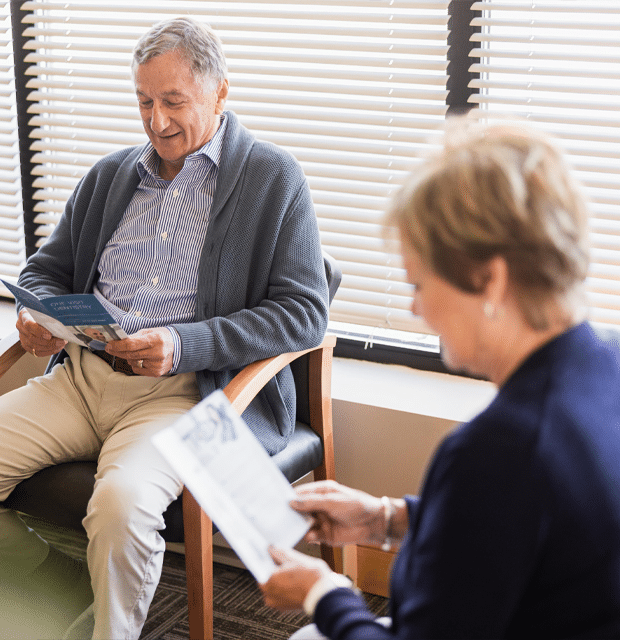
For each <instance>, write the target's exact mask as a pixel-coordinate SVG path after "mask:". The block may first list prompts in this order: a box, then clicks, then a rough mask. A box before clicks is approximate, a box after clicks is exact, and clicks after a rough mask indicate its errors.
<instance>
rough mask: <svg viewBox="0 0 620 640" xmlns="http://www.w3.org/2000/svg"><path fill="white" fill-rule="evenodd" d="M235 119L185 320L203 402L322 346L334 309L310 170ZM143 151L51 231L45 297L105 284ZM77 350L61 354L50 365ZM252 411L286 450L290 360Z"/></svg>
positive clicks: (185, 347)
mask: <svg viewBox="0 0 620 640" xmlns="http://www.w3.org/2000/svg"><path fill="white" fill-rule="evenodd" d="M227 115H228V124H227V130H226V137H225V141H224V146H223V151H222V158H221V163H220V167H219V173H218V179H217V185H216V190H215V194H214V198H213V204H212V209H211V216H210V220H209V226H208V229H207V234H206V237H205V242H204V246H203V249H202V254H201V257H200V264H199V274H200V275H199V278H198V291H197V299H196V317H195V321H194V322H190V323H187V324H176V325H174V327H175V329H176V330H177V331H178V332H179V335H180V336H181V344H182V349H181V361H180V366H179V369H178V372H179V373H184V372H190V371H195V372H196V379H197V382H198V386H199V389H200V393H201V396H202V397H203V398H204V397H205V396H207V395H208V394H209V393H211V392H212V391H214V390H215V389H221V388H223V387H224V386H226V384H227V383H228V382H229V381H230V380H231V379H232V378H233V377H234V375H235V374H236V373H237V372H238V371H239V370H240V369H242V368H243V367H244V366H245V365H247V364H249V363H251V362H254V361H255V360H259V359H262V358H267V357H270V356H273V355H276V354H279V353H282V352H287V351H297V350H301V349H306V348H310V347H314V346H316V345H318V344H320V342H321V340H322V338H323V335H324V333H325V330H326V327H327V316H328V296H327V284H326V280H325V271H324V266H323V259H322V255H321V245H320V238H319V231H318V225H317V221H316V216H315V213H314V208H313V205H312V200H311V197H310V191H309V188H308V185H307V182H306V179H305V177H304V175H303V172H302V170H301V167H300V166H299V165H298V163H297V162H296V160H295V159H294V158H293V156H292V155H290V154H289V153H287V152H286V151H284V150H282V149H280V148H278V147H276V146H275V145H272V144H270V143H266V142H261V141H258V140H256V138H255V137H254V136H253V135H252V134H251V133H250V132H249V131H248V130H247V129H246V128H245V127H244V126H243V125H241V124H240V122H239V120H238V119H237V117H236V116H235V114H234V113H233V112H230V111H229V112H227ZM143 149H144V147H143V146H139V147H131V148H128V149H124V150H122V151H118V152H115V153H112V154H110V155H108V156H106V157H105V158H103V159H102V160H100V161H99V162H98V163H97V164H96V165H95V166H94V167H93V168H92V169H91V170H90V171H89V172H88V173H87V174H86V175H85V176H84V177H83V178H82V180H81V181H80V183H79V184H78V185H77V187H76V189H75V191H74V192H73V194H72V195H71V197H70V199H69V200H68V202H67V205H66V208H65V211H64V213H63V215H62V217H61V219H60V221H59V223H58V225H57V227H56V228H55V230H54V232H53V233H52V235H51V237H50V238H49V240H48V241H47V242H46V243H45V245H44V246H43V247H41V248H40V249H39V250H38V251H37V253H35V254H34V255H33V256H32V257H31V258H30V259H29V260H28V263H27V265H26V267H25V268H24V270H23V272H22V273H21V275H20V277H19V284H20V285H21V286H23V287H25V288H27V289H29V290H30V291H33V292H34V293H36V294H37V295H40V296H43V297H48V296H51V295H62V294H68V293H86V292H92V291H93V286H94V284H95V283H96V282H97V279H98V272H97V267H98V264H99V259H100V256H101V252H102V251H103V249H104V247H105V246H106V243H107V242H108V240H109V239H110V237H111V235H112V233H113V232H114V230H115V229H116V227H117V226H118V224H119V222H120V220H121V218H122V216H123V214H124V212H125V210H126V208H127V206H128V204H129V202H130V200H131V198H132V196H133V194H134V191H135V189H136V187H137V185H138V182H139V176H138V171H137V168H136V163H137V160H138V158H139V157H140V155H141V153H142V151H143ZM181 250H182V247H181ZM66 357H67V354H66V352H64V351H63V352H61V353H60V354H57V355H56V356H54V357H52V359H51V360H50V364H49V368H51V367H52V366H53V365H54V364H56V363H58V362H61V361H62V360H64V358H66ZM243 417H244V419H245V420H246V421H247V422H248V424H249V426H250V428H251V429H252V430H253V432H254V433H255V434H256V436H257V437H258V438H259V439H260V441H261V442H262V443H263V445H264V446H265V448H266V449H267V451H269V453H271V454H273V453H275V452H277V451H279V450H281V449H282V448H284V446H285V445H286V442H287V441H288V439H289V437H290V435H291V433H292V430H293V428H294V424H295V388H294V384H293V378H292V374H291V371H290V369H289V368H288V367H287V368H286V369H285V370H283V371H282V372H281V373H280V374H278V375H277V376H276V377H275V378H273V379H272V380H271V382H270V383H268V384H267V386H266V387H265V388H264V390H263V391H262V392H261V393H260V394H259V395H258V397H257V398H256V399H255V400H254V401H253V402H252V403H251V404H250V406H249V407H248V409H247V410H246V411H245V413H244V415H243Z"/></svg>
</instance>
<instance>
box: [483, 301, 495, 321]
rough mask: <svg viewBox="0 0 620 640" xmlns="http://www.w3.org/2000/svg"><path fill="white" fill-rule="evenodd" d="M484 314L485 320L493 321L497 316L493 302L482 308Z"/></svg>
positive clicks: (485, 304)
mask: <svg viewBox="0 0 620 640" xmlns="http://www.w3.org/2000/svg"><path fill="white" fill-rule="evenodd" d="M482 312H483V313H484V316H485V318H488V319H489V320H492V319H493V318H495V315H496V309H495V305H494V304H493V303H492V302H488V301H487V302H485V303H484V306H483V307H482Z"/></svg>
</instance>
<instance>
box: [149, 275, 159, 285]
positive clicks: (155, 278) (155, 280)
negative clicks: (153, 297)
mask: <svg viewBox="0 0 620 640" xmlns="http://www.w3.org/2000/svg"><path fill="white" fill-rule="evenodd" d="M151 282H152V283H153V284H157V283H158V282H159V278H158V277H157V276H155V277H154V278H153V279H152V280H151Z"/></svg>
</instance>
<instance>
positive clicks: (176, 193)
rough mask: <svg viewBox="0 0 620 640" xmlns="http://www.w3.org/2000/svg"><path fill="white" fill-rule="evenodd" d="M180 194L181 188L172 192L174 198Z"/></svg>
mask: <svg viewBox="0 0 620 640" xmlns="http://www.w3.org/2000/svg"><path fill="white" fill-rule="evenodd" d="M178 195H179V190H178V189H175V190H174V191H173V192H172V197H173V198H176V197H177V196H178Z"/></svg>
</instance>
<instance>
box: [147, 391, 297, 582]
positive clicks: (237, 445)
mask: <svg viewBox="0 0 620 640" xmlns="http://www.w3.org/2000/svg"><path fill="white" fill-rule="evenodd" d="M153 443H154V444H155V446H156V447H157V449H158V450H159V451H160V453H161V454H162V455H163V457H164V458H165V459H166V460H167V461H168V463H169V464H170V466H171V467H172V468H173V469H174V470H175V471H176V472H177V473H178V474H179V476H180V478H181V480H182V481H183V483H184V484H185V486H186V487H187V488H188V489H189V491H190V492H191V493H192V495H193V496H194V498H196V501H197V502H198V504H199V505H200V506H201V507H202V508H203V509H204V511H205V512H206V514H207V515H208V516H209V517H210V518H211V520H213V522H214V523H215V524H216V525H217V527H218V529H219V530H220V531H221V532H222V535H223V536H224V537H225V538H226V540H227V542H228V544H230V546H231V547H232V548H233V549H234V550H235V552H236V553H237V555H238V556H239V558H240V559H241V561H242V562H243V563H244V565H245V566H246V567H247V569H248V570H249V571H250V572H251V573H252V574H253V575H254V577H255V578H256V580H257V581H258V582H261V583H262V582H265V581H266V580H267V579H268V578H269V576H270V575H271V574H272V573H273V570H274V568H275V565H274V563H273V560H272V559H271V556H270V555H269V551H268V548H269V546H270V545H274V546H277V547H282V548H286V549H291V548H292V547H293V546H294V545H296V544H297V542H299V540H301V538H302V537H303V535H304V534H305V533H306V531H307V530H308V527H309V520H308V519H307V518H305V517H303V516H301V515H300V514H299V513H297V512H296V511H294V510H293V509H292V508H291V507H290V505H289V502H290V500H292V499H293V498H294V497H295V492H294V490H293V488H292V487H291V485H290V483H289V482H288V480H287V479H286V477H285V476H284V474H283V473H282V472H281V471H280V469H278V467H277V465H276V464H275V463H274V461H273V460H272V459H271V458H270V456H269V454H268V453H267V452H266V451H265V449H264V448H263V446H262V445H261V444H260V442H259V441H258V440H257V438H256V436H254V434H253V433H252V432H251V431H250V429H249V427H248V426H247V425H246V423H245V422H244V421H243V420H242V419H241V418H240V417H239V416H238V415H237V413H236V412H235V411H234V410H233V408H232V406H231V405H230V402H229V401H228V399H227V398H226V396H225V395H224V393H223V392H222V391H215V392H213V393H212V394H211V395H209V396H208V397H206V398H204V399H203V400H202V401H201V402H199V403H198V404H197V405H196V406H195V407H194V408H193V409H191V410H190V411H189V412H188V413H187V414H185V415H184V416H183V417H182V418H180V419H179V420H177V421H176V422H175V423H174V424H173V425H172V426H170V427H166V428H165V429H163V430H162V431H159V432H158V433H157V434H156V435H155V436H153Z"/></svg>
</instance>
